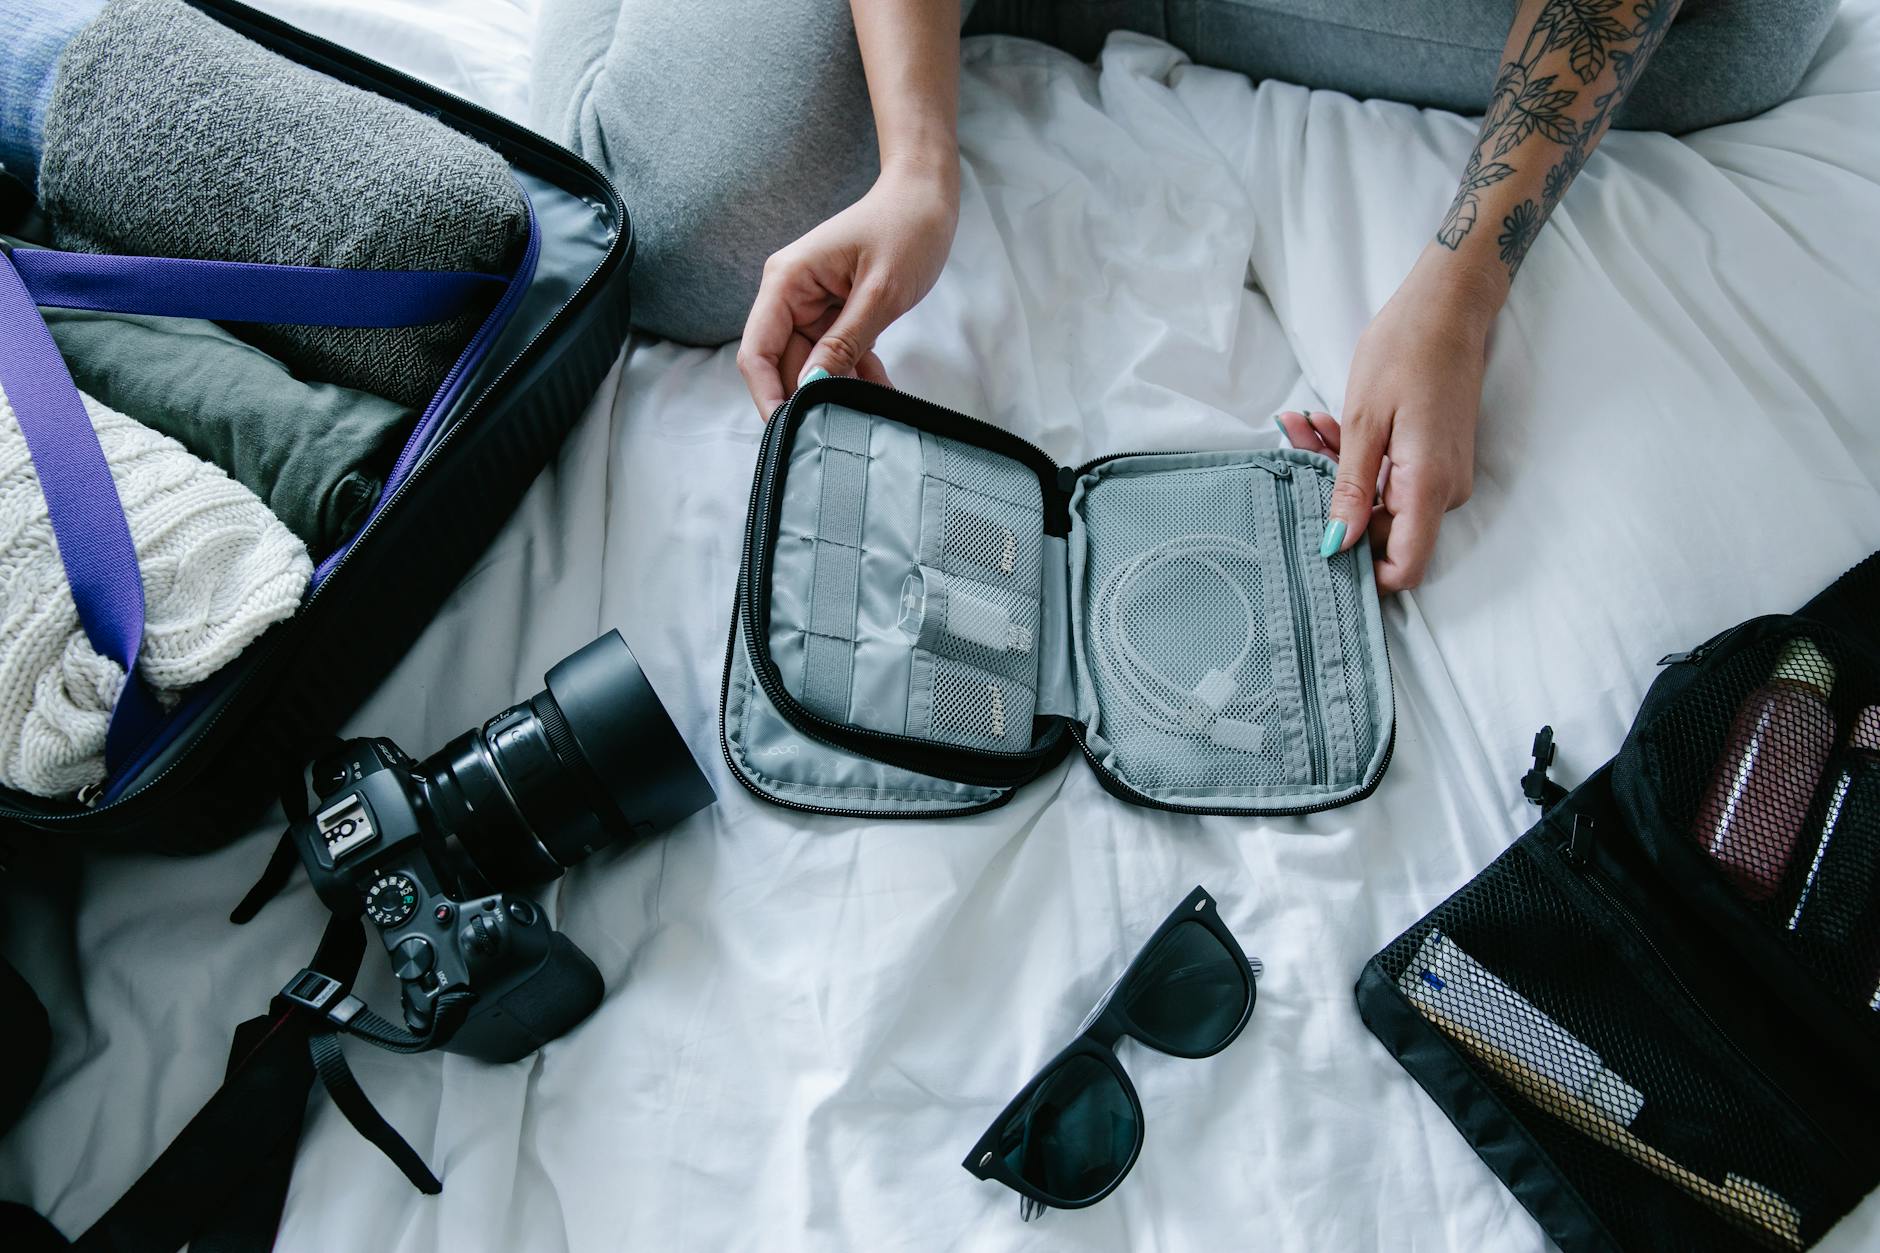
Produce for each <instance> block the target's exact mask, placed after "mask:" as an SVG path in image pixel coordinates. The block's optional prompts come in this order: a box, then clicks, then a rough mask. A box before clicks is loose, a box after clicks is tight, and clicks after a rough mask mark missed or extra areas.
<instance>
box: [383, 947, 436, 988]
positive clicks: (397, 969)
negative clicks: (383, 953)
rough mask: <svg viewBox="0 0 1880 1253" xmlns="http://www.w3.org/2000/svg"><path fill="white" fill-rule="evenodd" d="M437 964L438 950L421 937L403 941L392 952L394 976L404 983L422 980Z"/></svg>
mask: <svg viewBox="0 0 1880 1253" xmlns="http://www.w3.org/2000/svg"><path fill="white" fill-rule="evenodd" d="M436 962H437V950H436V949H434V948H432V947H431V942H430V941H429V940H427V939H425V938H424V937H423V936H421V935H414V936H411V937H410V938H408V939H405V940H401V941H399V943H398V947H397V948H395V949H393V950H392V974H393V975H395V976H396V977H397V978H398V979H400V980H401V981H403V982H406V983H409V982H411V981H412V980H413V979H422V978H423V977H424V976H425V975H427V974H429V973H431V967H432V966H433V965H435V964H436Z"/></svg>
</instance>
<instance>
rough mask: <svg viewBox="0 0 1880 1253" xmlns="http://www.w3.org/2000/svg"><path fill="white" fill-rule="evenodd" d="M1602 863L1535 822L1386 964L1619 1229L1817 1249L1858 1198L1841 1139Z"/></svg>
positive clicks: (1655, 1242) (1646, 1242)
mask: <svg viewBox="0 0 1880 1253" xmlns="http://www.w3.org/2000/svg"><path fill="white" fill-rule="evenodd" d="M1587 874H1588V876H1590V877H1581V873H1580V872H1577V871H1574V870H1571V869H1570V868H1568V867H1567V866H1566V865H1565V863H1564V862H1562V861H1561V860H1560V858H1559V856H1558V855H1557V854H1556V853H1555V852H1554V851H1553V850H1552V849H1551V848H1550V847H1549V846H1547V845H1544V844H1542V843H1540V842H1539V841H1538V840H1537V839H1536V838H1535V837H1529V838H1528V839H1525V840H1523V841H1522V842H1521V843H1519V844H1517V845H1516V846H1515V847H1514V848H1512V849H1510V850H1509V851H1508V852H1507V853H1505V854H1504V855H1503V856H1502V857H1501V858H1500V859H1498V860H1497V861H1496V862H1495V863H1494V864H1493V865H1491V866H1490V867H1489V868H1488V869H1487V870H1485V871H1483V872H1482V874H1481V875H1479V876H1477V877H1476V879H1474V880H1473V881H1472V882H1471V883H1469V884H1468V886H1466V887H1465V888H1463V889H1462V890H1461V891H1460V892H1458V893H1457V894H1456V895H1455V896H1454V897H1452V898H1450V900H1448V901H1447V902H1445V903H1444V904H1443V905H1442V906H1440V907H1439V908H1438V909H1436V910H1435V911H1434V912H1433V913H1432V914H1431V915H1430V916H1429V917H1427V918H1425V919H1424V920H1423V921H1422V922H1421V923H1419V924H1418V925H1417V926H1416V927H1414V928H1412V929H1411V930H1410V931H1408V932H1406V933H1405V934H1404V935H1403V936H1401V937H1399V938H1398V939H1397V940H1396V941H1394V942H1393V943H1392V944H1391V945H1390V946H1389V947H1388V948H1386V949H1385V950H1384V951H1383V952H1382V953H1380V954H1379V955H1378V957H1377V959H1376V964H1377V968H1378V969H1379V970H1380V971H1381V973H1382V974H1383V975H1384V976H1385V977H1386V978H1387V979H1388V980H1389V981H1390V982H1391V983H1392V984H1393V985H1394V986H1395V987H1396V988H1397V990H1398V991H1399V992H1400V993H1401V994H1402V997H1403V999H1404V1001H1406V1002H1407V1003H1408V1004H1409V1006H1410V1008H1411V1009H1413V1010H1414V1011H1415V1012H1416V1013H1418V1014H1420V1015H1421V1016H1422V1017H1423V1018H1424V1019H1425V1020H1427V1021H1428V1022H1429V1023H1430V1024H1431V1025H1432V1026H1434V1027H1435V1028H1436V1030H1437V1031H1438V1032H1440V1033H1441V1034H1442V1035H1443V1036H1444V1037H1445V1038H1446V1039H1447V1040H1448V1041H1449V1042H1450V1043H1451V1044H1452V1045H1453V1046H1454V1048H1455V1055H1456V1057H1457V1059H1458V1064H1459V1065H1462V1066H1463V1067H1465V1068H1466V1069H1467V1070H1468V1072H1469V1073H1470V1075H1471V1076H1472V1077H1473V1078H1474V1080H1475V1081H1476V1082H1478V1083H1479V1084H1480V1085H1482V1086H1484V1087H1486V1088H1487V1089H1488V1090H1489V1091H1491V1092H1493V1093H1494V1095H1495V1096H1496V1097H1497V1098H1499V1100H1500V1101H1501V1103H1502V1105H1503V1106H1504V1107H1505V1108H1506V1109H1507V1111H1508V1112H1509V1114H1511V1115H1512V1116H1513V1117H1514V1118H1515V1120H1516V1121H1518V1122H1519V1123H1520V1124H1521V1125H1522V1127H1523V1128H1524V1129H1525V1130H1526V1131H1527V1133H1528V1134H1529V1135H1530V1136H1531V1137H1532V1139H1533V1141H1534V1143H1535V1145H1536V1147H1538V1149H1539V1150H1540V1151H1541V1152H1542V1153H1543V1154H1544V1155H1545V1156H1546V1158H1547V1159H1548V1160H1549V1162H1550V1163H1551V1164H1552V1166H1553V1168H1554V1169H1555V1170H1556V1171H1557V1172H1558V1174H1559V1176H1560V1179H1561V1181H1562V1183H1564V1184H1565V1185H1567V1186H1568V1187H1570V1188H1571V1190H1572V1193H1573V1194H1574V1195H1576V1196H1577V1197H1579V1198H1580V1199H1582V1200H1583V1201H1584V1202H1585V1204H1586V1206H1587V1207H1588V1208H1590V1209H1591V1210H1592V1211H1593V1212H1594V1213H1595V1214H1596V1215H1597V1216H1598V1219H1599V1220H1600V1222H1601V1223H1602V1224H1603V1225H1604V1226H1605V1228H1606V1229H1607V1230H1609V1231H1610V1232H1611V1234H1612V1235H1613V1237H1615V1238H1616V1240H1617V1242H1618V1244H1619V1246H1620V1247H1622V1248H1626V1249H1635V1248H1636V1249H1654V1250H1691V1251H1692V1253H1699V1251H1702V1253H1712V1251H1714V1250H1723V1249H1753V1248H1776V1249H1793V1248H1800V1247H1803V1245H1805V1244H1806V1243H1808V1242H1811V1241H1812V1240H1814V1239H1815V1238H1816V1237H1818V1236H1819V1235H1820V1234H1821V1233H1822V1232H1823V1231H1825V1230H1826V1229H1827V1227H1828V1226H1830V1225H1831V1224H1832V1223H1833V1222H1834V1221H1835V1220H1836V1219H1837V1218H1839V1217H1840V1216H1841V1215H1842V1214H1843V1213H1845V1212H1846V1211H1847V1210H1848V1209H1849V1208H1851V1206H1852V1205H1853V1203H1854V1201H1855V1200H1857V1199H1858V1196H1859V1192H1858V1191H1856V1190H1852V1189H1850V1188H1849V1187H1848V1186H1847V1185H1846V1184H1845V1183H1844V1182H1843V1183H1837V1182H1834V1181H1842V1180H1845V1178H1846V1173H1845V1170H1844V1168H1843V1165H1842V1159H1841V1157H1840V1154H1839V1150H1837V1149H1835V1148H1834V1147H1832V1146H1831V1145H1830V1144H1829V1142H1828V1141H1827V1140H1826V1139H1825V1138H1824V1136H1823V1134H1822V1133H1821V1131H1820V1130H1819V1128H1818V1127H1817V1126H1816V1125H1815V1124H1814V1123H1813V1122H1812V1121H1811V1120H1810V1119H1809V1118H1808V1116H1807V1115H1806V1114H1804V1113H1803V1112H1802V1111H1801V1109H1800V1107H1798V1106H1797V1105H1795V1104H1794V1103H1793V1101H1792V1100H1791V1099H1790V1098H1789V1097H1788V1096H1787V1095H1786V1094H1785V1093H1784V1092H1783V1091H1781V1090H1780V1089H1778V1088H1777V1087H1776V1086H1775V1085H1774V1084H1773V1083H1772V1082H1771V1081H1770V1080H1768V1079H1767V1078H1766V1077H1764V1075H1763V1073H1762V1072H1761V1071H1760V1070H1759V1069H1757V1068H1756V1067H1755V1066H1754V1065H1753V1064H1752V1063H1750V1062H1748V1060H1747V1059H1746V1058H1745V1057H1744V1056H1743V1055H1742V1054H1741V1053H1740V1051H1739V1049H1738V1046H1737V1045H1735V1044H1734V1043H1732V1042H1731V1040H1730V1039H1729V1038H1727V1037H1726V1036H1724V1035H1723V1033H1722V1032H1721V1030H1720V1029H1719V1028H1718V1027H1717V1026H1716V1025H1715V1023H1714V1021H1713V1020H1711V1019H1710V1017H1709V1016H1708V1014H1707V1013H1706V1012H1705V1010H1704V1009H1703V1007H1702V1005H1701V1004H1700V1003H1699V1002H1697V1001H1696V1000H1694V999H1692V998H1691V995H1690V994H1689V992H1688V991H1687V990H1685V985H1684V984H1683V983H1682V981H1681V980H1680V979H1679V977H1678V975H1677V974H1676V972H1675V971H1674V970H1673V969H1672V968H1671V967H1669V966H1667V965H1665V964H1664V961H1663V959H1662V958H1661V957H1660V956H1659V955H1658V952H1659V950H1658V949H1657V948H1655V947H1654V946H1653V945H1652V944H1650V943H1648V942H1647V941H1646V939H1645V938H1644V936H1643V934H1642V933H1641V932H1639V931H1638V930H1637V928H1636V924H1635V923H1633V922H1631V921H1630V919H1629V918H1628V917H1627V916H1626V915H1625V913H1624V911H1623V909H1622V907H1620V906H1619V905H1618V904H1617V900H1616V898H1615V897H1613V896H1610V895H1608V894H1606V893H1605V890H1604V889H1602V888H1601V887H1600V885H1599V880H1598V878H1597V872H1587ZM1427 1082H1428V1081H1427V1079H1426V1084H1427ZM1432 1090H1434V1089H1432ZM1452 1091H1453V1088H1452ZM1452 1113H1453V1111H1452ZM1468 1122H1469V1118H1468V1117H1466V1116H1465V1117H1463V1118H1461V1119H1460V1120H1459V1125H1463V1126H1464V1129H1465V1130H1468V1131H1473V1132H1475V1133H1476V1134H1478V1135H1479V1136H1480V1137H1481V1138H1482V1139H1496V1138H1501V1137H1503V1136H1504V1135H1505V1132H1504V1131H1503V1130H1501V1129H1500V1128H1495V1129H1489V1128H1487V1127H1485V1126H1477V1127H1474V1128H1471V1127H1469V1126H1467V1125H1466V1124H1467V1123H1468ZM1478 1142H1480V1141H1479V1140H1478ZM1537 1212H1538V1211H1537Z"/></svg>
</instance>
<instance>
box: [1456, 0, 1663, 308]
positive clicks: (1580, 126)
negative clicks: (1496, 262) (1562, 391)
mask: <svg viewBox="0 0 1880 1253" xmlns="http://www.w3.org/2000/svg"><path fill="white" fill-rule="evenodd" d="M1679 3H1680V0H1538V7H1539V12H1538V13H1537V14H1536V15H1535V18H1534V22H1533V25H1532V26H1531V27H1530V28H1529V29H1528V32H1527V37H1526V39H1525V41H1524V42H1523V44H1522V45H1521V48H1520V51H1519V52H1518V53H1517V54H1516V55H1513V56H1510V57H1509V58H1508V60H1507V61H1506V62H1505V63H1504V64H1503V65H1502V67H1501V72H1500V73H1499V74H1498V75H1496V78H1495V84H1494V87H1493V89H1492V90H1491V92H1490V93H1489V100H1488V107H1487V109H1486V110H1485V111H1484V115H1483V118H1482V129H1481V132H1480V134H1478V135H1477V136H1476V140H1475V147H1474V149H1473V150H1472V151H1471V152H1470V154H1469V161H1468V164H1467V165H1466V166H1465V167H1464V168H1463V171H1462V181H1461V183H1460V184H1459V185H1458V186H1457V188H1456V195H1455V198H1454V199H1453V200H1451V201H1450V203H1449V211H1448V212H1447V213H1445V214H1444V215H1443V221H1442V225H1441V226H1439V227H1438V228H1437V231H1436V242H1437V243H1439V244H1441V245H1442V246H1443V247H1445V248H1448V249H1450V250H1452V251H1454V250H1455V249H1457V248H1459V247H1461V245H1462V241H1463V240H1464V239H1465V238H1467V237H1468V235H1469V233H1470V232H1471V231H1473V230H1474V229H1475V224H1476V221H1477V219H1478V218H1479V217H1480V215H1481V210H1482V204H1481V196H1480V194H1479V193H1481V192H1482V191H1483V189H1485V188H1488V187H1492V186H1493V185H1495V184H1496V183H1499V182H1501V181H1502V180H1503V179H1505V178H1508V177H1510V176H1512V175H1513V174H1515V173H1516V172H1517V165H1516V164H1515V163H1514V162H1511V161H1507V160H1503V158H1505V157H1507V156H1509V155H1510V154H1511V153H1513V152H1514V150H1515V149H1517V148H1519V147H1520V146H1521V145H1522V144H1524V143H1526V142H1527V141H1528V140H1529V139H1531V138H1534V137H1535V136H1539V137H1540V138H1541V139H1544V140H1546V141H1547V142H1548V143H1552V144H1556V145H1558V146H1559V148H1560V149H1562V151H1561V153H1560V155H1559V156H1558V158H1556V159H1555V160H1554V161H1553V163H1552V164H1551V165H1549V166H1548V168H1547V174H1546V177H1545V179H1544V180H1543V182H1542V186H1541V195H1540V200H1539V201H1538V203H1537V202H1536V201H1535V200H1534V199H1533V198H1531V197H1530V198H1527V199H1524V200H1522V202H1521V203H1520V204H1518V205H1516V206H1514V208H1513V209H1511V210H1510V211H1509V212H1508V213H1507V214H1505V215H1504V216H1503V217H1502V220H1501V233H1500V234H1499V235H1498V236H1496V239H1495V242H1496V245H1497V247H1498V250H1499V255H1500V257H1501V260H1502V263H1503V264H1504V265H1506V266H1507V267H1508V273H1509V275H1510V276H1511V277H1512V276H1513V274H1514V272H1515V270H1517V269H1518V268H1519V267H1520V265H1521V262H1522V259H1523V258H1525V257H1526V256H1527V252H1528V249H1529V247H1531V246H1532V245H1533V243H1534V240H1535V238H1536V236H1538V235H1539V233H1540V229H1541V226H1542V225H1543V224H1544V223H1545V222H1546V221H1547V216H1548V214H1550V213H1551V212H1553V208H1554V205H1555V204H1557V203H1558V202H1559V200H1560V198H1561V197H1562V196H1563V195H1565V194H1566V191H1567V187H1568V185H1569V184H1571V183H1572V182H1573V179H1574V177H1575V176H1576V175H1577V174H1579V172H1580V169H1581V167H1583V166H1584V165H1585V164H1586V158H1587V154H1588V153H1589V152H1590V151H1591V150H1592V148H1593V145H1594V144H1596V143H1597V142H1598V140H1599V136H1600V135H1601V134H1603V133H1604V131H1605V129H1606V123H1607V121H1608V120H1609V119H1610V118H1611V116H1612V114H1613V112H1614V111H1615V110H1616V109H1618V107H1619V106H1620V105H1621V104H1622V103H1624V101H1625V98H1626V96H1627V95H1628V94H1629V93H1630V91H1631V89H1632V85H1633V83H1634V82H1636V81H1637V78H1638V75H1639V73H1640V72H1641V71H1642V70H1643V69H1644V67H1645V63H1646V61H1647V60H1648V59H1650V57H1651V54H1652V52H1653V51H1654V50H1655V49H1656V48H1657V47H1658V45H1659V43H1660V42H1662V41H1663V39H1664V36H1665V31H1666V29H1667V28H1669V26H1670V25H1671V20H1672V18H1673V16H1674V15H1675V14H1676V13H1677V10H1678V5H1679ZM1622 5H1624V6H1625V11H1624V13H1623V14H1622V13H1621V12H1620V9H1621V6H1622ZM1524 7H1525V6H1524ZM1529 11H1532V10H1529ZM1557 52H1564V53H1565V54H1566V62H1567V69H1568V71H1569V72H1570V73H1571V74H1572V76H1573V78H1568V79H1567V80H1566V82H1565V83H1562V82H1561V81H1560V79H1561V77H1562V75H1561V74H1560V73H1559V72H1558V71H1556V72H1555V73H1552V74H1542V75H1537V74H1536V73H1535V71H1536V68H1537V67H1538V66H1539V65H1540V63H1541V61H1542V59H1543V58H1544V57H1546V56H1548V55H1549V54H1550V53H1557ZM1554 64H1555V65H1556V66H1557V65H1558V62H1555V63H1554ZM1602 76H1608V77H1609V78H1610V80H1611V81H1610V84H1609V86H1608V88H1607V90H1605V91H1603V92H1599V93H1598V94H1591V93H1590V92H1589V97H1590V100H1591V106H1590V107H1591V116H1590V117H1578V116H1575V115H1574V114H1573V109H1574V106H1575V105H1578V104H1580V95H1581V92H1580V89H1581V87H1586V88H1589V89H1590V88H1591V87H1592V86H1593V84H1594V83H1595V82H1596V81H1598V80H1599V79H1601V77H1602ZM1574 78H1577V79H1578V80H1579V82H1578V85H1574V83H1573V79H1574ZM1581 107H1582V110H1584V109H1585V108H1586V106H1581Z"/></svg>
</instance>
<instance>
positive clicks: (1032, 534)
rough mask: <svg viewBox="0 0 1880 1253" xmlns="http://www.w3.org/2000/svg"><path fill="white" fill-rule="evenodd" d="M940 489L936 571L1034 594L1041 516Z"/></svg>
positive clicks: (953, 488) (1000, 502)
mask: <svg viewBox="0 0 1880 1253" xmlns="http://www.w3.org/2000/svg"><path fill="white" fill-rule="evenodd" d="M945 491H946V506H945V509H944V519H945V520H944V522H943V523H942V527H941V539H940V560H939V566H940V568H941V569H943V570H945V571H947V572H948V573H949V574H967V575H971V576H972V577H974V578H977V579H983V580H984V581H986V582H989V583H996V584H998V585H999V586H1001V587H1008V588H1012V589H1014V590H1024V591H1027V592H1032V593H1034V594H1035V592H1036V590H1037V586H1038V577H1039V560H1040V557H1039V553H1040V549H1041V548H1042V546H1043V543H1044V516H1043V514H1042V513H1041V512H1039V511H1036V510H1028V509H1024V508H1021V507H1019V506H1017V505H1013V504H1009V503H1007V502H1006V501H1003V500H998V499H995V498H993V497H991V496H983V495H980V494H979V493H977V492H973V491H969V490H967V489H964V488H960V487H957V486H954V485H951V484H947V485H945Z"/></svg>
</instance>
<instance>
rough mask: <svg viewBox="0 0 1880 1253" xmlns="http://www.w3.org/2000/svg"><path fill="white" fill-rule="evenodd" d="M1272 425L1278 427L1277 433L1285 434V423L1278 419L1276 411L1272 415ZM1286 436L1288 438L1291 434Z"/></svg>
mask: <svg viewBox="0 0 1880 1253" xmlns="http://www.w3.org/2000/svg"><path fill="white" fill-rule="evenodd" d="M1273 425H1274V426H1277V427H1278V428H1279V433H1280V434H1281V435H1285V434H1286V424H1285V423H1284V422H1281V421H1280V420H1279V415H1278V414H1277V413H1276V414H1274V415H1273ZM1287 438H1289V439H1290V438H1291V436H1287Z"/></svg>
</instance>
